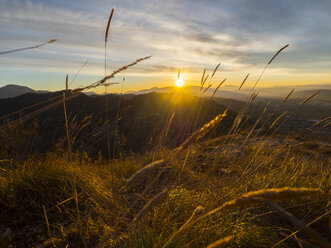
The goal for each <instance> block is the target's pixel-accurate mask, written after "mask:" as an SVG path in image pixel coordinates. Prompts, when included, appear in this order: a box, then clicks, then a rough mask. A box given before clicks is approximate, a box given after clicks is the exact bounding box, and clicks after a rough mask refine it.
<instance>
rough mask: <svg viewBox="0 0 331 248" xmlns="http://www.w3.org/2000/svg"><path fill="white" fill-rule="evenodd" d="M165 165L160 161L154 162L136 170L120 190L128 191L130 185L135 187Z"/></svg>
mask: <svg viewBox="0 0 331 248" xmlns="http://www.w3.org/2000/svg"><path fill="white" fill-rule="evenodd" d="M165 165H166V162H165V161H164V160H163V159H162V160H158V161H155V162H153V163H150V164H148V165H146V166H145V167H143V168H141V169H140V170H138V171H137V172H136V173H134V174H133V175H132V176H131V177H130V178H129V179H128V180H127V181H126V183H125V185H124V186H123V188H122V191H125V190H126V189H128V188H129V187H130V186H131V185H135V184H137V183H138V182H140V181H142V180H143V179H144V178H145V177H146V176H150V175H151V174H152V173H153V172H154V171H155V170H156V169H159V168H161V167H163V166H165Z"/></svg>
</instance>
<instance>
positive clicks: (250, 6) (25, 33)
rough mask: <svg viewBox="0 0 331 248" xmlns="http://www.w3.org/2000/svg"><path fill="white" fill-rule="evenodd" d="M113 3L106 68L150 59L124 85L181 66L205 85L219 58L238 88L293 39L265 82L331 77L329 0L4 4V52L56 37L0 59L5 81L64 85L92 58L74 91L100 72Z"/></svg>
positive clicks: (10, 0)
mask: <svg viewBox="0 0 331 248" xmlns="http://www.w3.org/2000/svg"><path fill="white" fill-rule="evenodd" d="M111 8H115V14H114V18H113V20H112V23H111V28H110V42H109V44H108V49H107V54H108V60H107V64H108V66H107V71H108V72H111V71H113V70H115V69H116V68H118V67H120V66H122V65H125V64H128V63H130V62H132V61H134V60H135V59H137V58H139V57H144V56H147V55H153V57H152V58H151V59H150V60H148V61H145V62H143V63H141V64H139V65H137V66H135V67H133V68H131V69H129V70H127V71H125V72H124V73H122V74H121V75H120V76H119V77H117V78H115V79H114V80H113V81H118V80H121V79H122V77H124V76H125V78H126V80H125V84H124V91H129V90H138V89H144V88H151V87H164V86H174V83H175V79H176V77H177V71H178V69H180V70H181V75H182V77H183V79H184V82H185V84H186V85H198V84H199V83H200V79H201V74H202V71H203V69H204V68H207V70H209V71H212V70H213V69H214V67H215V66H216V65H217V64H218V63H219V62H221V63H222V64H221V66H220V69H219V72H218V73H217V74H216V76H215V78H214V80H213V82H214V84H217V83H218V82H219V80H222V79H224V78H227V79H228V80H227V83H228V84H231V85H239V84H240V83H241V82H242V80H243V78H244V77H245V75H247V73H250V74H251V76H250V78H249V80H248V81H247V86H249V85H251V84H253V83H254V82H255V80H256V78H257V77H258V75H259V74H260V72H261V71H262V69H263V67H264V66H265V64H266V63H267V62H268V60H269V59H270V57H272V56H273V54H274V53H275V52H276V51H277V50H278V49H279V48H281V47H282V46H283V45H285V44H288V43H289V44H290V47H289V48H287V49H286V50H285V51H284V52H283V53H282V54H281V55H280V56H279V57H277V58H276V60H275V61H274V62H273V63H272V65H271V66H270V67H269V68H268V70H267V72H266V73H265V75H264V76H263V79H262V81H261V83H260V86H262V87H266V86H272V85H305V84H309V85H312V84H316V85H317V84H330V83H331V80H330V78H331V72H330V68H331V33H330V32H329V31H330V30H331V16H330V13H331V1H328V0H316V1H312V0H293V1H285V0H280V1H271V0H246V1H244V0H236V1H233V0H222V1H214V0H208V1H202V0H198V1H193V0H190V1H189V0H183V1H173V0H169V1H166V2H165V1H153V0H121V1H113V0H107V1H106V0H97V1H95V0H94V1H93V0H81V1H79V3H78V1H74V0H0V37H1V38H0V51H5V50H11V49H15V48H21V47H26V46H32V45H36V44H38V43H41V42H44V41H48V40H50V39H53V38H57V39H59V42H57V43H54V44H50V45H48V46H44V47H41V48H39V49H35V50H28V51H22V52H17V53H12V54H7V55H2V56H0V64H1V65H0V87H2V86H4V85H6V84H19V85H24V86H28V87H31V88H34V89H45V90H59V89H63V88H64V79H65V75H66V74H69V77H70V78H71V79H72V78H73V77H74V76H75V74H76V73H77V71H78V70H79V68H80V67H81V66H82V64H84V63H85V62H86V61H87V60H88V61H89V62H88V64H87V66H86V67H84V68H83V70H82V71H81V72H80V74H79V75H78V77H77V78H76V80H75V81H74V82H73V84H72V85H71V86H70V87H71V88H75V87H79V86H82V85H87V84H90V83H92V82H94V81H96V80H98V79H100V78H102V77H103V76H104V64H103V63H104V43H103V42H104V32H105V26H106V23H107V19H108V17H109V13H110V10H111ZM215 86H216V85H215ZM100 90H101V91H102V90H103V89H100ZM119 90H120V86H114V87H113V88H112V89H109V91H119Z"/></svg>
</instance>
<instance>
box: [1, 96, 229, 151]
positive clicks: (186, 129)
mask: <svg viewBox="0 0 331 248" xmlns="http://www.w3.org/2000/svg"><path fill="white" fill-rule="evenodd" d="M106 101H107V103H108V105H107V107H106ZM53 102H58V104H56V105H54V106H53V107H52V108H49V109H47V108H48V106H50V105H51V104H52V103H53ZM0 106H3V107H2V108H0V118H1V117H2V124H3V125H5V126H6V123H7V118H9V119H12V120H15V119H16V120H19V119H20V118H25V117H28V118H30V119H29V120H28V122H26V124H25V125H24V126H20V125H18V127H17V128H26V129H29V130H34V131H31V137H29V135H28V136H27V137H26V138H27V139H30V138H31V139H32V140H30V142H29V144H31V146H26V145H24V147H22V149H23V151H24V149H33V150H36V149H37V150H39V151H43V150H44V151H47V150H48V149H50V148H51V147H53V146H54V145H56V144H57V143H58V142H60V143H61V142H64V143H65V142H66V139H65V136H66V129H65V128H64V126H65V118H64V112H63V102H62V93H61V92H57V93H49V94H34V93H29V94H25V95H21V96H19V97H16V98H11V99H0ZM27 106H32V108H30V109H24V108H26V107H27ZM40 108H46V109H47V111H44V112H40V113H39V109H40ZM21 109H23V111H20V110H21ZM106 109H108V112H107V115H106ZM224 110H225V107H224V106H222V105H220V104H217V103H215V102H211V101H210V100H207V99H198V98H197V97H192V96H191V95H187V94H183V93H182V92H180V93H174V94H157V93H150V94H146V95H143V94H142V95H123V96H119V95H111V94H110V95H107V96H105V95H93V96H87V95H85V94H81V95H79V96H77V97H75V98H73V99H71V100H68V101H67V102H66V111H67V116H68V122H69V124H70V125H69V129H70V133H72V135H73V138H74V142H73V149H74V150H76V149H77V150H78V151H80V150H83V151H87V152H88V153H89V154H90V155H94V156H95V155H97V154H98V153H99V151H102V154H103V155H104V156H108V155H109V154H107V152H106V150H107V146H106V144H107V140H108V139H109V140H110V141H111V143H110V148H111V149H110V150H111V151H112V153H113V149H114V148H113V147H114V145H115V146H116V147H117V148H116V149H118V150H116V152H115V153H116V156H119V154H128V153H130V152H138V151H140V152H141V151H147V150H150V149H151V148H153V147H155V146H156V145H158V146H160V145H162V146H163V145H164V146H167V147H174V146H177V145H179V143H180V142H182V141H183V139H185V138H186V137H187V136H188V135H189V134H190V133H192V131H193V130H194V129H196V128H199V127H201V125H203V124H204V123H206V122H208V121H210V120H211V119H212V118H214V117H215V116H216V115H217V114H219V113H223V112H224ZM15 112H17V113H16V114H12V113H15ZM8 114H11V115H10V116H7V115H8ZM173 114H174V118H173V119H172V122H171V129H170V131H169V132H168V135H167V137H166V138H163V139H162V140H160V136H161V134H162V133H164V132H165V128H166V126H167V122H168V121H169V119H170V118H171V116H172V115H173ZM4 117H5V118H4ZM234 117H235V115H234V113H233V112H231V111H229V113H228V116H227V117H226V119H225V120H224V122H223V125H221V126H220V127H218V128H217V129H216V130H215V132H216V133H214V135H217V134H222V133H223V134H224V133H225V132H226V131H227V130H229V128H230V126H231V123H232V122H233V119H234ZM106 118H108V122H107V121H106ZM117 120H118V121H117ZM18 124H19V122H18ZM36 133H38V135H36ZM32 134H33V135H32ZM0 135H1V136H2V138H3V140H8V143H7V144H3V145H4V146H5V145H7V146H10V143H11V142H9V140H10V139H9V138H5V137H6V136H9V134H8V132H7V131H6V132H0ZM115 139H116V143H114V142H115V141H114V140H115ZM13 146H15V148H16V149H17V148H18V147H17V145H15V144H13ZM13 149H14V148H13ZM23 151H20V152H23Z"/></svg>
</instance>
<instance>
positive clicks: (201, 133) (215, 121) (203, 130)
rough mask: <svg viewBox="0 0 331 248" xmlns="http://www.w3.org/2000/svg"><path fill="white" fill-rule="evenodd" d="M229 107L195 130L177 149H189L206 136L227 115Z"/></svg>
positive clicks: (177, 150)
mask: <svg viewBox="0 0 331 248" xmlns="http://www.w3.org/2000/svg"><path fill="white" fill-rule="evenodd" d="M227 112H228V109H226V110H225V111H224V112H223V114H219V115H217V116H216V117H215V118H214V119H213V120H211V121H210V122H208V123H207V124H205V125H204V126H203V127H202V128H200V129H199V130H197V131H195V132H194V133H193V134H192V135H191V136H190V137H189V138H188V139H186V140H185V141H184V142H183V144H182V145H181V146H180V147H178V148H176V149H175V151H176V152H179V151H181V150H185V149H187V148H188V147H189V146H191V145H192V144H194V143H196V142H197V141H198V140H200V139H201V138H202V137H204V136H205V135H206V134H207V133H208V132H209V131H211V130H212V129H213V128H214V127H215V126H216V125H217V124H218V123H220V122H221V121H222V120H223V118H224V117H225V116H226V114H227Z"/></svg>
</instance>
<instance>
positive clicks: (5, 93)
mask: <svg viewBox="0 0 331 248" xmlns="http://www.w3.org/2000/svg"><path fill="white" fill-rule="evenodd" d="M26 93H36V91H35V90H33V89H30V88H29V87H26V86H20V85H14V84H9V85H6V86H4V87H1V88H0V98H12V97H16V96H20V95H23V94H26Z"/></svg>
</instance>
